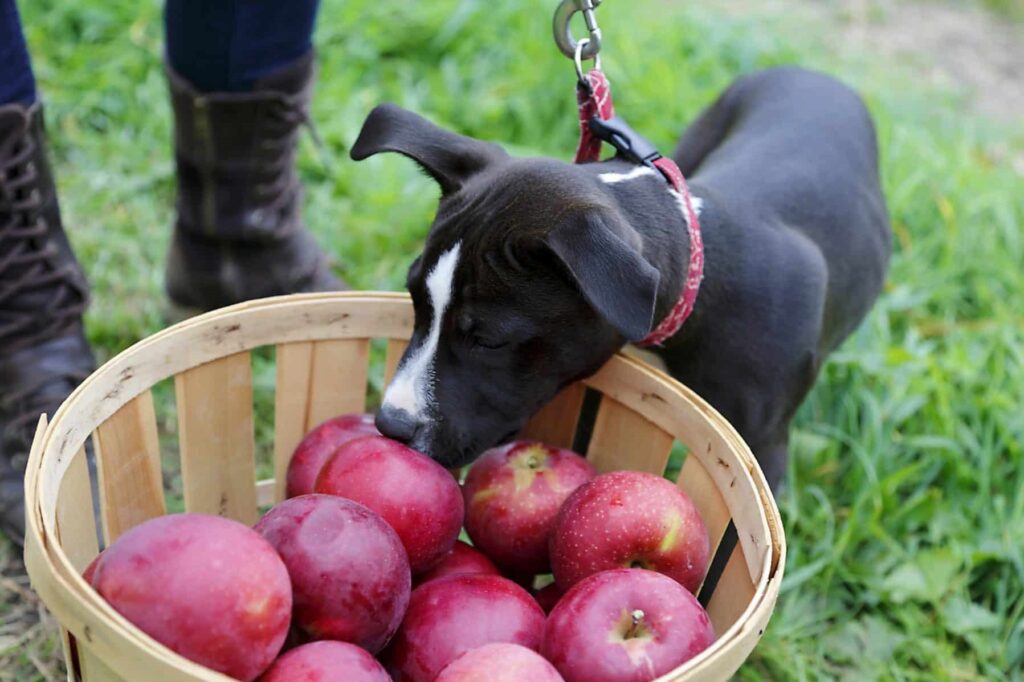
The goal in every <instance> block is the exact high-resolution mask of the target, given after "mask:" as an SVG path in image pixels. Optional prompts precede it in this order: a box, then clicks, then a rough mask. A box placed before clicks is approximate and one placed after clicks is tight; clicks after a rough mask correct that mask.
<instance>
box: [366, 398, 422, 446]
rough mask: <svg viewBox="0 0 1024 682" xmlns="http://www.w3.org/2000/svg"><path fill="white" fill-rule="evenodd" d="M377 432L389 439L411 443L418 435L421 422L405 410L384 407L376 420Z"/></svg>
mask: <svg viewBox="0 0 1024 682" xmlns="http://www.w3.org/2000/svg"><path fill="white" fill-rule="evenodd" d="M376 425H377V430H378V431H380V432H381V433H382V434H384V435H385V436H387V437H388V438H392V439H394V440H397V441H399V442H401V443H409V442H410V441H411V440H412V439H413V436H415V435H416V429H417V428H419V422H418V421H417V420H416V418H415V417H414V416H412V415H411V414H409V413H408V412H406V411H405V410H402V409H398V408H394V407H388V406H387V405H383V406H382V407H381V408H380V412H378V413H377V419H376Z"/></svg>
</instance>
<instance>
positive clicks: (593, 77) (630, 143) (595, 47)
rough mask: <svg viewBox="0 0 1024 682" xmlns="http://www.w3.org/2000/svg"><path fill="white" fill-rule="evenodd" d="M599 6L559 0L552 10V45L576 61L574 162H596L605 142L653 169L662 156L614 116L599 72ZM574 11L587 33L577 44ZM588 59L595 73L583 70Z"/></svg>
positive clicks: (586, 0)
mask: <svg viewBox="0 0 1024 682" xmlns="http://www.w3.org/2000/svg"><path fill="white" fill-rule="evenodd" d="M600 4H601V0H562V2H561V4H559V5H558V9H557V10H555V20H554V29H555V43H556V44H557V45H558V49H560V50H561V51H562V53H563V54H565V56H567V57H569V58H571V59H572V60H573V62H575V64H576V77H577V78H578V79H579V85H578V90H579V93H578V96H577V98H578V101H579V105H580V117H581V121H580V123H581V134H582V141H581V144H580V148H579V150H578V151H577V155H576V161H577V163H579V162H584V161H596V160H597V158H598V155H599V154H600V143H601V142H604V143H606V144H609V145H611V146H612V147H614V148H615V150H616V151H617V152H618V153H619V155H620V156H622V157H624V158H626V159H628V160H629V161H632V162H633V163H636V164H639V165H644V166H649V167H652V168H653V167H654V162H655V161H657V160H658V159H660V158H661V154H659V153H658V149H657V147H655V146H654V145H653V144H651V143H650V142H649V141H648V140H647V139H645V138H644V137H642V136H641V135H639V134H638V133H637V132H636V131H635V130H633V129H632V128H630V127H629V125H628V124H627V123H626V122H625V121H623V120H622V119H621V118H619V117H618V116H616V115H615V109H614V107H613V106H612V101H611V100H612V97H611V89H610V87H609V86H608V80H607V79H606V78H605V76H604V74H603V73H602V72H601V56H600V54H599V53H600V51H601V29H600V27H599V26H598V25H597V18H596V17H595V16H594V9H595V8H596V7H597V6H598V5H600ZM577 12H582V13H583V19H584V21H586V24H587V30H588V31H589V35H588V37H586V38H581V39H580V40H579V41H577V40H576V39H575V38H573V35H572V29H571V26H570V23H571V21H572V17H573V15H574V14H576V13H577ZM587 59H593V60H594V70H593V71H591V72H590V74H589V75H588V74H587V73H585V72H584V71H583V62H584V61H585V60H587ZM598 141H599V142H598Z"/></svg>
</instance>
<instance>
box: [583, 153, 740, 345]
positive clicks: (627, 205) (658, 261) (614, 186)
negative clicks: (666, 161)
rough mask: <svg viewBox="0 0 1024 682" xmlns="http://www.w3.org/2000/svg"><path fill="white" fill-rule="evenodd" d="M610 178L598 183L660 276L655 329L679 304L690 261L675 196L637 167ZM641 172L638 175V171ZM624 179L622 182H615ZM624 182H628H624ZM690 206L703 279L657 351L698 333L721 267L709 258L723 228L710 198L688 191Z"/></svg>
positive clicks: (684, 225)
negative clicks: (612, 199) (691, 303)
mask: <svg viewBox="0 0 1024 682" xmlns="http://www.w3.org/2000/svg"><path fill="white" fill-rule="evenodd" d="M612 164H614V165H615V171H614V172H608V171H605V172H604V173H602V174H601V177H602V180H603V181H604V182H605V183H606V184H607V185H608V189H609V190H610V191H611V192H612V194H613V195H614V196H615V198H616V201H617V203H618V204H619V206H620V208H621V209H622V210H623V212H624V213H625V214H626V215H627V217H628V218H629V221H630V223H631V224H632V226H633V227H634V228H635V229H636V231H637V232H638V233H639V235H640V237H641V240H642V241H643V256H644V258H645V259H646V260H647V261H648V262H649V263H650V264H651V265H653V266H654V267H655V268H656V269H657V270H658V272H660V273H661V281H660V283H659V285H658V298H657V301H656V303H655V313H654V320H653V323H654V325H655V326H656V325H658V324H659V323H660V322H661V321H662V320H663V319H664V318H665V317H666V316H667V315H668V313H669V312H670V311H671V310H672V308H673V306H675V305H676V303H677V302H678V300H679V296H680V294H681V292H682V289H683V283H684V282H685V280H686V276H687V272H688V268H689V260H690V239H689V233H688V231H687V223H686V218H685V217H684V215H685V214H684V212H683V208H682V206H681V205H680V201H679V200H678V198H677V195H676V194H675V193H674V192H672V191H670V187H669V185H668V183H666V182H665V180H664V179H663V178H662V176H661V175H660V174H657V173H654V172H653V171H652V172H644V171H646V170H647V169H644V168H643V167H636V166H634V167H632V169H631V168H630V167H629V166H626V167H625V168H624V169H622V170H620V168H621V166H619V162H609V163H608V164H602V165H607V166H612ZM638 169H642V170H638ZM619 178H624V179H621V180H620V179H619ZM625 178H628V179H625ZM691 200H692V201H693V202H694V209H695V211H696V212H697V214H698V217H699V222H700V228H701V236H702V238H703V241H704V251H705V261H704V278H703V280H702V282H701V289H700V293H699V294H698V296H697V302H696V305H695V306H694V309H693V313H692V314H691V315H690V317H689V318H688V319H687V321H686V322H685V323H684V324H683V326H682V328H681V329H680V330H679V331H678V332H677V333H676V334H675V335H673V336H672V337H671V338H669V339H667V340H666V341H665V342H664V343H663V344H662V346H661V348H662V349H665V350H667V349H670V348H673V347H675V346H677V345H679V344H681V343H683V342H684V341H685V339H686V338H688V337H689V336H691V335H692V334H694V333H696V332H697V331H698V328H699V327H700V326H701V324H702V323H703V321H704V319H705V318H706V317H707V310H708V308H709V307H710V305H709V304H710V302H711V301H710V299H711V298H712V297H713V296H714V293H713V292H714V291H715V290H716V287H717V285H716V282H717V281H718V277H717V275H718V273H719V271H720V269H721V266H722V262H721V260H720V259H717V258H716V257H715V256H717V255H718V254H720V253H722V250H721V246H722V240H723V239H725V235H724V234H723V233H724V232H725V225H723V221H722V220H721V216H722V214H721V212H720V211H719V207H718V206H717V205H716V203H715V201H714V199H713V197H711V196H709V195H706V194H704V193H703V192H702V191H701V188H700V187H699V186H693V185H691Z"/></svg>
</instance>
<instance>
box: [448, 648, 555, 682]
mask: <svg viewBox="0 0 1024 682" xmlns="http://www.w3.org/2000/svg"><path fill="white" fill-rule="evenodd" d="M434 682H564V680H562V676H561V675H559V674H558V671H557V670H555V667H554V666H553V665H551V664H550V663H548V662H547V661H546V660H544V658H543V657H542V656H541V655H540V654H538V653H537V652H535V651H531V650H530V649H527V648H526V647H524V646H519V645H518V644H506V643H497V644H485V645H484V646H482V647H477V648H476V649H471V650H469V651H467V652H466V653H464V654H462V655H461V656H459V657H458V658H456V659H455V660H454V661H452V662H451V663H449V664H448V665H446V666H445V668H444V670H442V671H441V674H440V675H438V676H437V677H435V678H434Z"/></svg>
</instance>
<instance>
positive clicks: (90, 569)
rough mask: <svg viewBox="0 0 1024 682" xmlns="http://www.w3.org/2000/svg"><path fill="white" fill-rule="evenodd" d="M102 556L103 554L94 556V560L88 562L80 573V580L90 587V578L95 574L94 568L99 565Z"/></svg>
mask: <svg viewBox="0 0 1024 682" xmlns="http://www.w3.org/2000/svg"><path fill="white" fill-rule="evenodd" d="M101 556H103V552H100V553H99V554H97V555H96V558H95V559H93V560H92V561H90V562H89V565H88V566H86V567H85V570H84V571H82V580H84V581H85V582H87V583H88V584H89V585H92V577H93V576H94V575H95V574H96V566H97V565H99V563H100V557H101Z"/></svg>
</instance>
